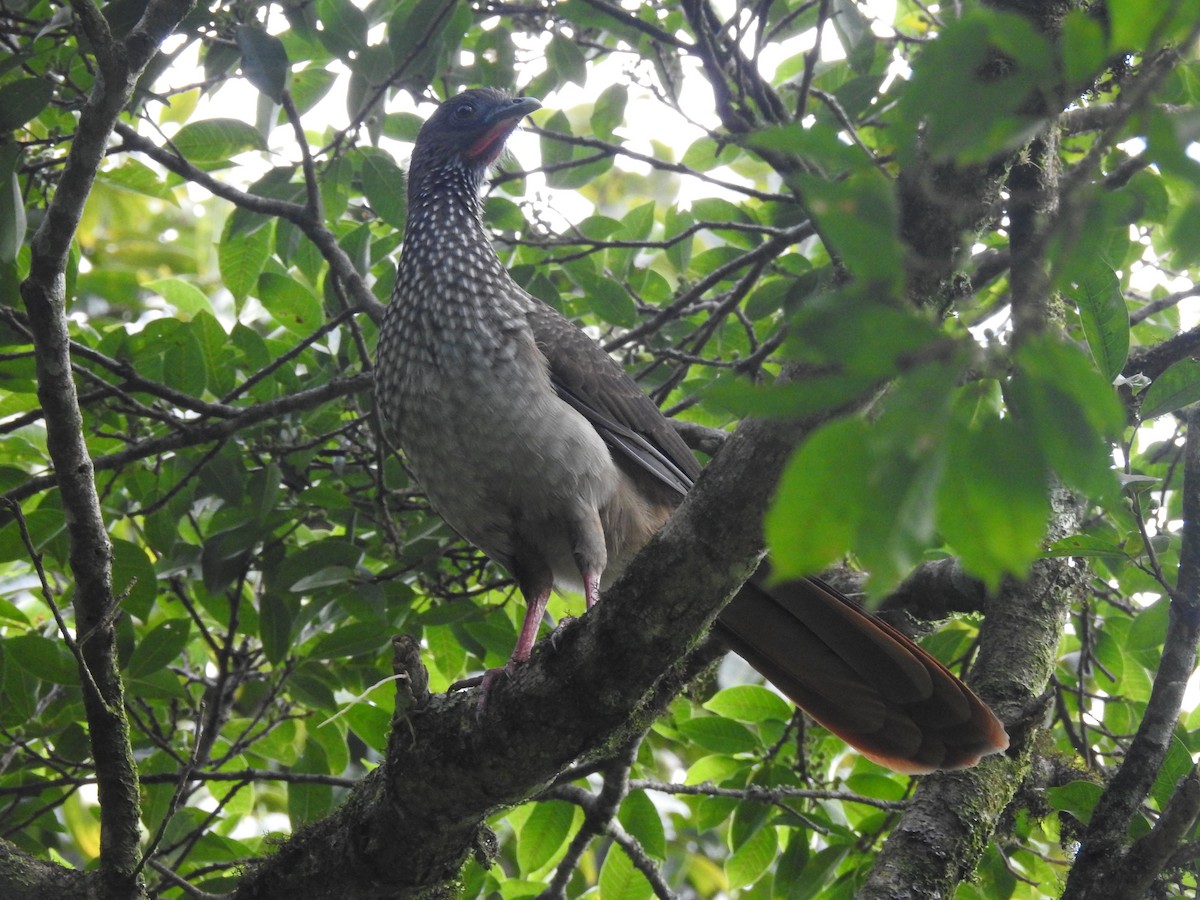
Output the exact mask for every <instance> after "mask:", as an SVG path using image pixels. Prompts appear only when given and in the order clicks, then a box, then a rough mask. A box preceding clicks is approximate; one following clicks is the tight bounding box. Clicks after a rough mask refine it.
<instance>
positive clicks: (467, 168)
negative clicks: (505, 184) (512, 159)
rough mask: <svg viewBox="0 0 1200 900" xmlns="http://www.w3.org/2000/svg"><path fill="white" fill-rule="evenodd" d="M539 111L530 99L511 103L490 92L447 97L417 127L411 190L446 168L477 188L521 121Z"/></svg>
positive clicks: (480, 90) (478, 90) (514, 99)
mask: <svg viewBox="0 0 1200 900" xmlns="http://www.w3.org/2000/svg"><path fill="white" fill-rule="evenodd" d="M541 106H542V105H541V104H540V103H538V102H537V101H536V100H534V99H533V98H531V97H510V96H508V95H507V94H505V93H504V92H503V91H497V90H493V89H491V88H475V89H472V90H468V91H463V92H462V93H461V94H458V95H456V96H454V97H451V98H450V99H449V100H447V101H446V102H445V103H443V104H442V105H441V106H439V107H438V108H437V110H436V111H435V112H434V114H433V115H432V116H430V117H429V119H428V120H427V121H426V122H425V124H424V125H423V126H421V131H420V133H419V134H418V135H417V143H416V146H415V147H414V148H413V156H412V163H411V165H410V167H409V180H410V184H415V183H419V182H420V180H421V178H422V177H423V176H425V175H426V174H428V173H430V172H432V171H434V170H436V169H444V168H454V169H458V170H460V171H463V172H465V173H467V174H468V175H469V176H471V177H472V178H473V180H474V181H475V183H476V184H478V183H479V182H481V181H482V180H483V176H484V173H485V172H486V171H487V167H488V166H490V165H491V164H492V163H494V162H495V161H496V157H498V156H499V155H500V152H501V151H502V150H503V149H504V142H505V141H506V140H508V136H509V135H510V134H512V132H513V130H514V129H515V128H516V127H517V125H518V124H520V122H521V119H523V118H525V116H527V115H529V114H530V113H531V112H533V111H534V110H535V109H541Z"/></svg>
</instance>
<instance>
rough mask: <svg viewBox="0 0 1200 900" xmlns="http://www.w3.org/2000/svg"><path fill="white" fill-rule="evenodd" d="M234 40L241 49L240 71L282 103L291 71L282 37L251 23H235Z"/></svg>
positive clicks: (265, 92) (264, 91)
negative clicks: (236, 24)
mask: <svg viewBox="0 0 1200 900" xmlns="http://www.w3.org/2000/svg"><path fill="white" fill-rule="evenodd" d="M234 40H235V41H236V42H237V45H238V49H239V50H241V51H242V74H243V75H245V76H246V80H247V81H249V82H250V83H251V84H252V85H254V86H255V87H256V88H258V89H259V90H260V91H262V92H263V93H264V94H266V95H267V96H268V97H270V98H271V99H272V100H274V101H275V102H276V103H282V102H283V89H284V88H285V87H287V80H288V75H289V73H290V67H289V64H288V55H287V50H286V49H285V48H284V46H283V41H281V40H280V39H279V38H277V37H275V36H274V35H272V34H267V32H265V31H263V30H262V29H261V28H259V27H257V26H254V25H238V26H237V28H235V29H234Z"/></svg>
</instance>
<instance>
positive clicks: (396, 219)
mask: <svg viewBox="0 0 1200 900" xmlns="http://www.w3.org/2000/svg"><path fill="white" fill-rule="evenodd" d="M362 186H363V194H364V195H365V196H366V198H367V202H368V203H369V204H371V209H373V210H374V211H375V214H376V215H377V216H379V218H381V219H383V221H385V222H387V223H388V224H389V225H392V226H394V227H395V228H403V227H404V223H405V221H406V219H407V205H408V191H407V182H406V181H405V178H404V172H403V171H402V170H401V169H400V167H399V166H397V165H396V164H395V163H394V162H392V160H391V158H390V157H389V156H387V155H386V154H385V153H383V152H381V151H378V150H374V151H371V152H369V153H365V154H364V155H363V160H362Z"/></svg>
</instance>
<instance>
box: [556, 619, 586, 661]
mask: <svg viewBox="0 0 1200 900" xmlns="http://www.w3.org/2000/svg"><path fill="white" fill-rule="evenodd" d="M578 621H579V620H578V619H576V618H575V617H574V616H563V617H562V618H561V619H559V620H558V624H557V625H555V626H554V630H553V631H552V632H550V646H551V647H553V648H554V650H555V652H556V653H557V652H558V639H559V638H560V637H561V636H562V632H563V629H564V628H566V627H567V626H568V625H570V624H572V623H573V622H578Z"/></svg>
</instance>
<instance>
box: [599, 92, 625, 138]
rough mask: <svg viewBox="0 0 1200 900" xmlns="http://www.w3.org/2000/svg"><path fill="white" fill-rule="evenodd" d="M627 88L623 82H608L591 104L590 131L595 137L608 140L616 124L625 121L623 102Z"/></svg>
mask: <svg viewBox="0 0 1200 900" xmlns="http://www.w3.org/2000/svg"><path fill="white" fill-rule="evenodd" d="M628 99H629V90H628V88H626V87H625V85H623V84H619V83H618V84H610V85H609V86H608V87H606V88H605V89H604V90H602V91H601V92H600V96H599V97H597V98H596V102H595V104H594V105H593V106H592V131H593V132H594V133H595V135H596V137H599V138H602V139H604V140H606V141H607V140H610V139H611V138H612V136H613V132H614V131H615V130H616V128H617V126H618V125H620V124H621V123H622V122H624V121H625V103H626V101H627V100H628Z"/></svg>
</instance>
